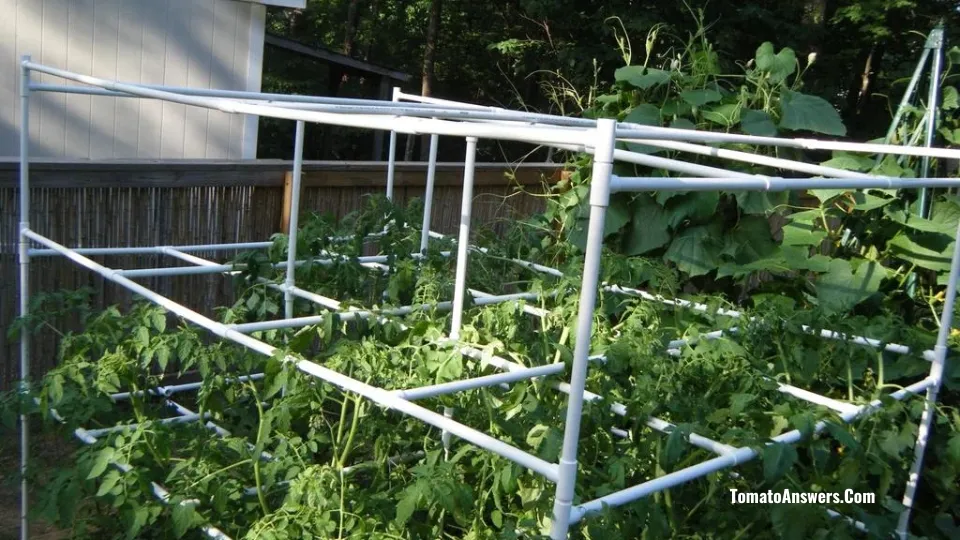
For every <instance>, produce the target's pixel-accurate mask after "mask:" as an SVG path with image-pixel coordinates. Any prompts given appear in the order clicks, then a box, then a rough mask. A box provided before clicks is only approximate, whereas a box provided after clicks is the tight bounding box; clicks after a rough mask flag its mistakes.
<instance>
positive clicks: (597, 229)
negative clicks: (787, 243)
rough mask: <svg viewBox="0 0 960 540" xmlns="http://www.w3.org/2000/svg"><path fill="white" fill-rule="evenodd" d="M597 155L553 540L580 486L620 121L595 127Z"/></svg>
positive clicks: (566, 522) (558, 538)
mask: <svg viewBox="0 0 960 540" xmlns="http://www.w3.org/2000/svg"><path fill="white" fill-rule="evenodd" d="M596 137H597V141H596V151H595V154H594V158H593V173H592V175H591V180H590V225H589V227H588V229H587V252H586V255H585V256H584V263H583V280H582V282H581V284H580V306H579V311H578V312H577V328H576V332H577V334H576V345H575V347H574V352H573V366H572V374H571V376H570V393H569V396H570V397H569V398H568V400H567V418H566V423H565V426H564V431H563V449H562V450H561V453H560V464H559V479H558V481H557V491H556V496H555V499H554V502H553V523H552V525H551V528H550V538H552V539H553V540H563V539H565V538H567V532H568V530H569V529H570V511H571V508H572V506H573V495H574V491H575V488H576V483H577V445H578V443H579V439H580V417H581V415H582V413H583V394H584V391H585V389H586V382H587V368H588V366H589V363H590V361H589V355H590V337H591V335H592V330H593V329H592V325H593V312H594V309H595V307H596V303H597V286H598V281H599V279H600V253H601V251H602V249H603V222H604V219H605V217H606V212H607V206H609V205H610V177H611V173H612V171H613V147H614V144H615V142H616V121H614V120H612V119H602V120H599V121H598V122H597V135H596Z"/></svg>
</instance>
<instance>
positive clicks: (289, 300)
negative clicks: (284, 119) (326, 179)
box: [283, 120, 306, 319]
mask: <svg viewBox="0 0 960 540" xmlns="http://www.w3.org/2000/svg"><path fill="white" fill-rule="evenodd" d="M305 128H306V126H305V125H304V122H303V120H298V121H297V135H296V140H295V142H294V149H293V179H292V183H293V185H292V186H291V191H292V193H291V196H290V208H289V212H290V213H289V215H290V229H289V231H288V234H287V278H286V281H284V284H285V285H286V286H285V287H284V290H283V300H284V317H285V318H287V319H292V318H293V296H294V295H293V292H292V290H293V286H294V284H295V283H296V273H297V265H296V263H297V227H298V226H299V223H298V221H299V217H300V191H301V189H300V181H301V177H302V176H303V134H304V131H305Z"/></svg>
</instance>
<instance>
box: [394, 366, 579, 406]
mask: <svg viewBox="0 0 960 540" xmlns="http://www.w3.org/2000/svg"><path fill="white" fill-rule="evenodd" d="M565 369H566V366H565V365H564V364H562V363H558V364H547V365H545V366H538V367H532V368H524V369H518V370H515V371H506V372H501V373H494V374H493V375H484V376H482V377H475V378H473V379H462V380H458V381H451V382H447V383H440V384H434V385H431V386H423V387H420V388H411V389H409V390H394V391H393V393H394V394H395V395H396V396H398V397H400V398H403V399H406V400H410V401H417V400H420V399H429V398H433V397H437V396H445V395H447V394H455V393H457V392H464V391H466V390H475V389H477V388H486V387H489V386H497V385H500V384H504V383H507V384H509V383H514V382H517V381H524V380H527V379H538V378H540V377H546V376H548V375H556V374H558V373H563V371H564V370H565Z"/></svg>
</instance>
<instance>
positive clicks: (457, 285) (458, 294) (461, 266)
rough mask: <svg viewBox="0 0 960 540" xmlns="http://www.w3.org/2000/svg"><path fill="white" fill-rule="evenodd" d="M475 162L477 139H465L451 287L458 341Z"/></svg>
mask: <svg viewBox="0 0 960 540" xmlns="http://www.w3.org/2000/svg"><path fill="white" fill-rule="evenodd" d="M476 160H477V139H476V138H474V137H468V138H467V155H466V157H465V158H464V165H463V197H462V198H461V201H460V236H459V240H458V241H457V273H456V278H455V280H454V285H453V313H452V319H451V321H450V337H451V338H453V339H459V337H460V326H461V325H462V324H463V302H464V300H465V299H466V288H467V257H468V253H467V249H468V247H469V245H470V217H471V213H472V208H473V176H474V169H475V165H476Z"/></svg>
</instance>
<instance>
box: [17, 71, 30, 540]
mask: <svg viewBox="0 0 960 540" xmlns="http://www.w3.org/2000/svg"><path fill="white" fill-rule="evenodd" d="M21 62H22V64H21V66H20V235H19V242H18V248H19V252H18V255H19V256H18V259H19V263H20V317H23V318H25V317H27V316H28V315H29V314H30V254H29V253H28V252H27V248H28V247H29V245H30V244H29V239H28V238H27V237H26V235H25V234H24V233H25V231H27V230H28V229H29V228H30V70H29V69H27V67H26V65H25V64H26V63H28V62H30V57H29V56H24V57H23V58H22V59H21ZM29 381H30V336H29V334H28V333H27V331H26V329H24V328H22V329H21V331H20V393H21V399H20V538H21V539H22V540H27V537H28V530H27V525H28V523H27V514H28V511H29V509H30V508H29V506H30V503H29V493H28V488H29V486H28V485H27V465H28V464H29V461H30V433H29V431H30V423H29V419H28V418H27V411H26V409H25V407H26V403H28V400H27V396H26V394H27V392H29V388H30V384H29Z"/></svg>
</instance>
